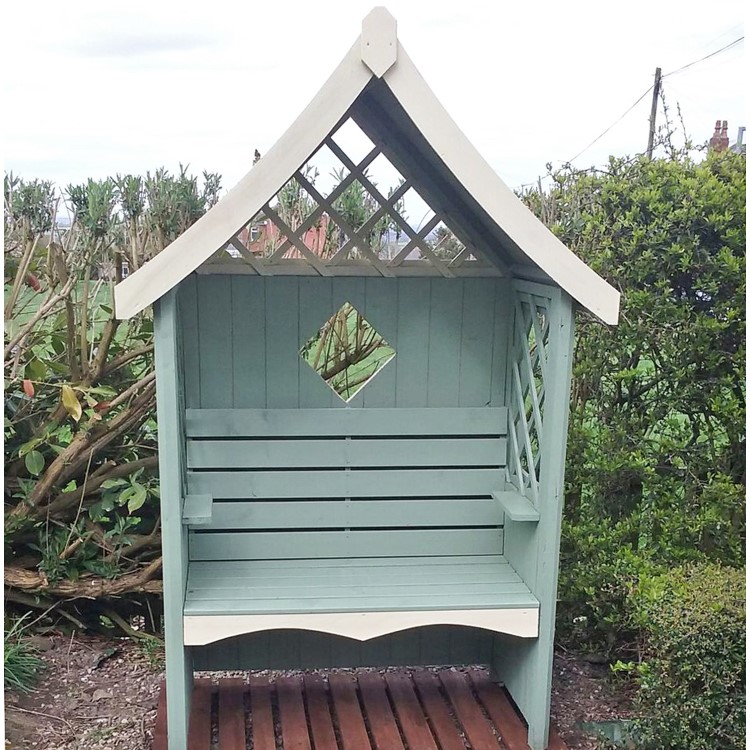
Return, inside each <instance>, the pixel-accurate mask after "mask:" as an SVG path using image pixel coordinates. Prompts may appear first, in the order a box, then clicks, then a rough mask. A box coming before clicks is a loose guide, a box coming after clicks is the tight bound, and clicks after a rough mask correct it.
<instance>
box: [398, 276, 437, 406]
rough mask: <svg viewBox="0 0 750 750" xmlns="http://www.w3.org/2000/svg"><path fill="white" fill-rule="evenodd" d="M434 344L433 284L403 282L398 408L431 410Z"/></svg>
mask: <svg viewBox="0 0 750 750" xmlns="http://www.w3.org/2000/svg"><path fill="white" fill-rule="evenodd" d="M429 341H430V282H429V280H425V279H406V278H402V279H399V286H398V337H397V341H396V343H395V344H393V346H394V347H395V349H396V357H395V359H394V362H395V363H396V406H403V407H415V406H427V388H426V384H427V377H428V375H429Z"/></svg>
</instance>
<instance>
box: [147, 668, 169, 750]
mask: <svg viewBox="0 0 750 750" xmlns="http://www.w3.org/2000/svg"><path fill="white" fill-rule="evenodd" d="M151 750H167V686H166V684H165V683H164V682H162V683H161V687H160V688H159V698H158V701H157V704H156V723H155V724H154V742H153V745H152V748H151Z"/></svg>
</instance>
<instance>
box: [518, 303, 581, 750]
mask: <svg viewBox="0 0 750 750" xmlns="http://www.w3.org/2000/svg"><path fill="white" fill-rule="evenodd" d="M551 312H552V315H551V321H550V336H549V355H548V360H547V365H548V366H547V372H548V377H549V382H548V383H546V384H545V388H546V395H545V399H544V400H545V407H544V434H543V437H542V445H541V451H542V461H541V470H540V477H539V488H540V497H539V502H540V510H541V513H540V520H539V525H538V529H537V532H538V535H539V536H538V546H537V581H536V591H535V593H536V596H537V598H538V599H539V604H540V607H539V640H538V642H537V649H536V652H537V653H536V654H535V656H536V658H535V659H534V660H533V662H534V672H535V682H536V684H537V685H538V698H537V699H536V700H535V701H534V705H533V708H532V710H531V711H529V715H527V716H526V720H527V721H528V724H529V739H528V743H529V747H530V748H532V750H544V748H546V747H547V742H548V738H549V718H550V697H551V691H552V660H553V657H554V646H555V615H556V609H557V583H558V577H559V567H560V534H561V527H562V511H563V503H564V493H565V456H566V451H567V442H568V440H567V438H568V417H569V414H570V381H571V377H572V369H573V341H574V328H575V311H574V308H573V301H572V299H571V298H570V296H569V295H568V294H566V293H565V292H561V293H560V295H559V297H557V299H556V300H555V302H554V304H553V307H552V311H551Z"/></svg>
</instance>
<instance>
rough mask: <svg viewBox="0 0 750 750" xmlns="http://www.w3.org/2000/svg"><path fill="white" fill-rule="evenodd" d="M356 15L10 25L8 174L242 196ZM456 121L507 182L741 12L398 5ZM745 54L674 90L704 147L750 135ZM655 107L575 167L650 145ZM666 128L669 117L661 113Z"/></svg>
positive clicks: (226, 6)
mask: <svg viewBox="0 0 750 750" xmlns="http://www.w3.org/2000/svg"><path fill="white" fill-rule="evenodd" d="M371 6H372V0H368V2H362V1H361V0H353V1H352V2H338V3H334V2H330V1H328V2H318V3H309V2H306V3H302V2H294V3H291V4H290V3H288V2H285V3H276V4H272V3H263V4H256V3H247V4H238V3H235V2H230V0H213V2H210V3H205V2H204V3H200V4H199V3H176V2H171V1H170V2H159V3H156V2H144V1H143V0H133V1H132V2H130V3H128V4H127V6H126V7H123V6H120V5H113V4H106V5H102V4H101V3H93V2H74V3H69V4H64V5H63V4H60V3H57V2H41V3H39V2H37V3H33V4H31V3H25V4H13V5H12V6H8V9H7V10H5V28H6V40H5V42H6V43H5V55H6V63H5V65H4V66H3V67H4V73H5V75H4V89H5V91H4V96H3V103H4V105H5V111H6V112H8V113H12V114H11V115H10V116H6V117H5V118H4V119H5V124H4V127H5V164H6V168H8V169H13V170H14V171H15V172H17V173H19V174H22V175H24V176H26V177H48V178H52V179H55V180H56V181H58V182H60V183H61V184H67V183H69V182H76V181H81V180H83V179H85V178H87V177H89V176H92V177H103V176H105V175H111V174H115V173H118V172H119V173H123V172H145V171H146V170H147V169H151V170H153V169H154V168H156V167H158V166H160V165H165V166H167V167H168V168H170V169H176V168H177V164H178V162H180V161H181V162H183V163H190V164H191V167H192V168H193V169H194V170H195V171H200V170H203V169H210V170H215V171H218V172H220V173H221V174H222V175H223V176H224V184H225V187H229V186H231V185H232V184H234V182H236V181H237V180H238V179H239V178H240V177H241V176H242V174H244V172H245V171H246V170H247V169H248V168H249V166H250V164H251V163H252V154H253V151H254V149H255V148H258V149H259V150H260V151H261V152H265V151H267V150H268V149H269V148H270V146H271V145H272V144H273V142H274V141H275V140H276V138H277V137H278V136H279V135H281V133H282V132H283V131H284V130H285V129H286V127H287V126H288V125H289V124H290V123H291V121H292V120H293V119H294V118H295V117H296V115H297V114H298V113H299V112H300V111H301V109H302V108H303V107H304V106H305V105H306V104H307V102H308V101H309V99H310V98H311V97H312V96H313V95H314V94H315V92H316V91H317V90H318V88H319V87H320V85H321V84H322V82H323V81H324V80H325V78H326V77H327V76H328V75H329V74H330V72H331V71H332V70H333V68H334V67H335V65H336V64H337V63H338V61H339V60H340V59H341V57H342V56H343V55H344V54H345V52H346V50H347V49H348V48H349V46H350V45H351V44H352V43H353V42H354V40H355V39H356V36H357V34H358V32H359V27H360V23H361V19H362V18H363V17H364V16H365V15H366V13H367V12H368V11H369V10H370V8H371ZM388 7H389V9H390V10H391V12H392V13H393V14H394V15H395V16H396V17H397V19H398V22H399V36H400V38H401V40H402V42H403V43H404V45H405V47H406V48H407V50H408V51H409V54H410V55H411V57H412V59H413V60H414V61H415V63H416V65H417V67H418V68H419V69H420V70H421V71H422V73H423V75H424V77H425V78H426V80H427V82H428V83H429V84H430V85H431V86H432V88H433V89H434V91H435V93H436V94H437V96H438V97H439V98H440V99H441V100H442V101H443V104H444V105H445V106H446V108H447V109H448V111H449V112H450V113H451V114H452V115H453V117H454V118H455V119H456V121H457V122H458V124H459V126H460V127H461V128H462V129H463V130H464V131H465V132H466V134H467V135H468V137H469V138H470V139H471V140H472V141H473V142H474V143H475V145H476V146H477V148H478V149H479V150H480V151H481V152H482V153H483V154H484V155H485V157H486V158H487V159H488V161H489V162H490V164H491V165H492V166H493V167H494V168H495V169H496V170H497V171H498V173H499V174H500V175H501V176H502V177H503V178H504V179H505V180H506V181H507V182H508V183H509V184H510V185H511V186H516V185H518V184H520V183H528V182H532V181H534V180H535V179H536V177H537V175H539V174H541V173H544V171H545V163H546V162H548V161H552V162H555V163H559V162H560V161H563V160H566V159H570V158H571V157H572V156H573V155H574V154H576V153H578V152H579V151H580V150H581V149H583V148H584V147H585V146H586V145H587V144H588V143H589V142H590V141H591V140H593V138H594V137H595V136H597V135H598V134H599V133H601V132H602V131H603V130H604V129H605V128H606V127H607V126H608V125H610V124H611V123H612V122H613V121H614V120H615V119H616V118H617V117H618V116H619V115H621V114H622V112H623V111H624V110H625V109H626V108H627V107H628V106H629V105H630V104H632V103H633V102H634V101H635V99H636V98H637V97H638V96H639V95H640V94H641V93H642V92H643V91H645V90H646V89H647V88H648V86H650V84H651V82H652V79H653V71H654V68H655V66H656V65H661V66H662V68H663V69H664V71H665V72H667V71H669V70H672V69H674V68H677V67H679V66H681V65H683V64H685V63H687V62H690V61H691V60H693V59H696V58H698V57H701V56H702V55H705V54H708V53H709V52H711V51H713V49H716V48H718V47H721V46H722V45H723V44H726V43H728V42H730V41H732V39H734V38H737V37H738V36H741V35H742V34H743V29H742V24H741V19H742V17H743V12H744V3H742V2H740V1H739V0H717V1H716V2H713V3H712V4H711V8H710V12H700V13H698V12H695V11H692V10H691V11H689V12H688V11H686V7H685V5H684V3H682V2H678V0H664V1H663V2H659V3H645V2H635V3H633V2H630V3H619V4H616V5H615V4H613V3H601V2H596V3H594V2H588V1H586V2H584V1H582V0H578V1H576V2H570V3H557V2H554V3H553V2H541V3H533V4H532V3H514V4H511V3H487V2H479V0H464V2H462V3H459V4H456V3H453V2H451V3H447V2H442V1H438V2H434V3H431V4H429V5H428V4H425V3H423V2H416V1H415V0H393V1H392V2H389V3H388ZM743 55H744V48H743V46H742V45H739V46H738V47H736V48H734V49H733V50H731V51H728V52H726V53H724V54H722V55H719V56H717V57H716V58H712V59H711V60H708V61H706V62H704V63H701V64H699V65H696V66H695V67H694V68H691V69H689V70H687V71H684V72H683V73H680V74H678V75H675V76H674V77H673V78H667V79H666V81H665V87H666V88H665V90H666V95H667V99H668V102H669V104H670V105H671V106H672V113H673V114H675V104H676V102H677V101H678V100H679V102H680V105H681V109H682V114H683V116H684V119H685V123H686V127H687V130H688V132H689V133H690V135H692V136H693V137H694V139H695V140H697V141H705V140H706V139H707V138H708V137H709V136H710V134H711V130H712V127H713V122H714V120H716V119H717V118H721V119H727V120H729V121H730V127H731V133H732V136H733V135H734V133H735V132H736V130H735V127H736V126H738V125H740V124H743V123H744V117H745V113H744V98H743V97H744V88H745V72H744V69H743V66H742V65H741V61H742V59H743ZM647 100H648V97H646V99H645V100H644V101H643V102H641V104H640V105H639V106H638V107H637V108H635V109H634V111H633V112H631V113H630V114H629V115H628V116H627V117H626V118H625V119H624V120H623V121H622V122H621V123H619V124H618V125H617V126H616V127H615V128H613V130H612V131H611V132H610V133H609V134H607V136H605V137H604V138H602V140H601V141H600V142H599V143H597V144H596V145H595V146H594V147H592V148H591V149H590V150H588V151H587V152H586V153H585V154H584V155H583V156H582V157H581V158H580V160H579V161H577V162H576V163H577V164H579V165H581V166H585V165H586V164H590V163H602V162H603V161H604V160H606V157H607V156H608V154H610V153H615V154H624V153H634V152H636V151H641V150H643V149H644V148H645V141H646V136H647V127H648V126H647V117H648V110H649V102H648V101H647ZM660 118H662V119H663V116H662V115H661V114H660Z"/></svg>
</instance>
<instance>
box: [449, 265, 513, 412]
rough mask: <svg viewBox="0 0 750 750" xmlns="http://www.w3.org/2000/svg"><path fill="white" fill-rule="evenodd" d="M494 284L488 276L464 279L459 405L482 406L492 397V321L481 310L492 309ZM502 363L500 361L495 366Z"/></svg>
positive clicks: (493, 304) (493, 332)
mask: <svg viewBox="0 0 750 750" xmlns="http://www.w3.org/2000/svg"><path fill="white" fill-rule="evenodd" d="M497 286H498V284H497V282H495V281H493V280H491V279H464V281H463V287H464V294H463V307H462V310H461V351H460V355H459V356H460V367H461V373H460V379H459V388H458V405H459V406H485V405H486V404H488V403H489V401H490V398H491V395H490V394H491V390H490V388H491V384H492V352H493V337H494V335H495V321H494V320H488V319H487V317H486V316H485V315H484V314H483V311H485V310H493V311H494V308H495V290H496V288H497ZM501 366H502V362H501V361H499V362H498V367H501Z"/></svg>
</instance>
